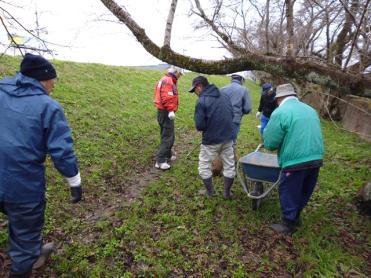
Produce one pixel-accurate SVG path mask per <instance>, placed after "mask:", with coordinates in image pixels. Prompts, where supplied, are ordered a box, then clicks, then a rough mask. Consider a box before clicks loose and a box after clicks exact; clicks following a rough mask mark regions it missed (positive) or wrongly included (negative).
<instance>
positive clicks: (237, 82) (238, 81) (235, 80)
mask: <svg viewBox="0 0 371 278" xmlns="http://www.w3.org/2000/svg"><path fill="white" fill-rule="evenodd" d="M231 83H236V84H238V85H242V83H243V82H242V80H241V81H240V80H237V79H232V81H231Z"/></svg>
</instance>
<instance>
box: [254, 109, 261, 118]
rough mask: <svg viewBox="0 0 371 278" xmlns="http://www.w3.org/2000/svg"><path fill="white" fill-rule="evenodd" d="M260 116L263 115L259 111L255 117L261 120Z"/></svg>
mask: <svg viewBox="0 0 371 278" xmlns="http://www.w3.org/2000/svg"><path fill="white" fill-rule="evenodd" d="M260 114H261V113H260V112H259V111H258V112H256V115H255V116H256V118H257V119H259V118H260Z"/></svg>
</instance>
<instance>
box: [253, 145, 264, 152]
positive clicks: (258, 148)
mask: <svg viewBox="0 0 371 278" xmlns="http://www.w3.org/2000/svg"><path fill="white" fill-rule="evenodd" d="M261 148H264V144H263V143H260V144H259V145H258V147H257V148H256V150H255V152H257V151H259V150H260V149H261Z"/></svg>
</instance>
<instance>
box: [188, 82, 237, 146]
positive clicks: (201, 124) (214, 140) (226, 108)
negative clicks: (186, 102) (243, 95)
mask: <svg viewBox="0 0 371 278" xmlns="http://www.w3.org/2000/svg"><path fill="white" fill-rule="evenodd" d="M232 121H233V108H232V104H231V101H230V99H229V98H228V96H227V95H225V94H220V92H219V90H218V88H217V87H215V86H214V85H212V84H211V85H208V86H206V87H205V88H204V90H203V91H202V93H201V95H200V97H199V99H198V101H197V103H196V109H195V125H196V129H197V130H199V131H202V144H204V145H216V144H221V143H225V142H228V141H230V140H232V137H233V122H232Z"/></svg>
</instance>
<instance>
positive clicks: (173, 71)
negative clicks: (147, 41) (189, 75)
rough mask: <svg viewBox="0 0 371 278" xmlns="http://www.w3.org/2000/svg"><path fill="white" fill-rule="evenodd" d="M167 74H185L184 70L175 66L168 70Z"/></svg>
mask: <svg viewBox="0 0 371 278" xmlns="http://www.w3.org/2000/svg"><path fill="white" fill-rule="evenodd" d="M167 72H168V73H173V74H176V73H180V74H182V75H183V74H184V69H181V68H179V67H175V66H171V67H170V68H168V69H167Z"/></svg>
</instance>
